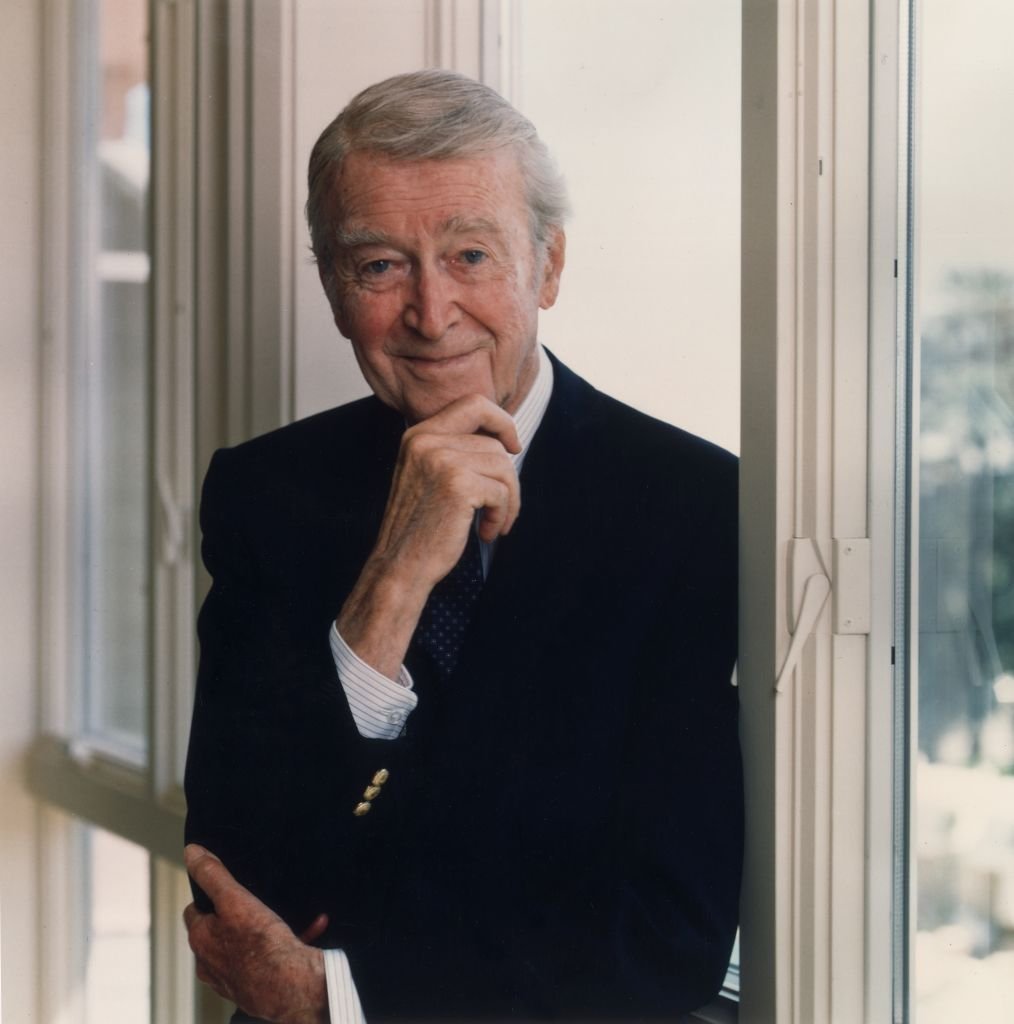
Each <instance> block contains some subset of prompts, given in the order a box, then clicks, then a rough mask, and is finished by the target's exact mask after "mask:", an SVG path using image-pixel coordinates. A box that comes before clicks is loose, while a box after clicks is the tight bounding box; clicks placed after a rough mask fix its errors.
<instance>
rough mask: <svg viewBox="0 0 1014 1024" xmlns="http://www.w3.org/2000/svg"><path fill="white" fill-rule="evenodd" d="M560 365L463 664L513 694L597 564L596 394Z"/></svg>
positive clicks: (465, 674)
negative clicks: (593, 535)
mask: <svg viewBox="0 0 1014 1024" xmlns="http://www.w3.org/2000/svg"><path fill="white" fill-rule="evenodd" d="M553 364H554V385H553V395H552V398H551V399H550V403H549V406H548V408H547V410H546V414H545V417H544V419H543V422H542V424H541V425H540V427H539V430H538V432H537V433H536V436H535V438H534V440H533V442H532V445H531V447H530V449H529V450H528V453H527V455H526V457H525V462H524V466H523V467H522V471H521V503H522V504H521V515H520V516H519V517H518V521H517V523H516V524H515V525H514V528H513V529H512V531H511V533H510V534H509V535H508V536H506V537H504V538H501V540H500V541H498V543H497V548H496V554H495V556H494V558H493V563H492V566H491V569H490V574H489V578H488V579H487V581H486V585H485V586H484V587H483V591H482V594H481V595H480V597H479V600H478V602H477V606H476V611H475V620H474V622H473V624H472V627H471V629H470V630H469V633H468V635H467V637H466V639H465V643H464V646H463V648H462V652H461V657H460V660H459V665H458V669H457V671H456V672H455V676H461V677H462V678H464V679H469V678H482V680H483V683H482V685H483V689H484V690H485V689H486V688H487V687H493V686H495V680H501V681H503V683H504V684H505V685H506V686H508V687H509V692H510V694H511V699H512V700H513V699H516V698H517V697H518V688H519V687H523V686H524V684H525V683H524V681H525V680H529V679H532V680H534V678H535V677H536V676H537V675H538V673H536V672H534V671H532V669H533V668H534V667H535V666H537V665H538V664H539V661H540V652H541V650H542V649H543V647H544V644H545V643H547V642H549V641H550V640H551V638H553V637H554V635H555V634H556V629H555V626H556V624H557V623H558V621H559V619H560V617H561V616H562V615H564V614H566V613H567V612H568V611H569V610H570V609H571V608H572V606H573V603H574V595H575V593H577V592H578V591H579V590H580V589H581V588H582V586H583V585H584V583H585V581H586V578H587V576H588V574H589V572H590V571H591V569H592V566H590V564H589V562H590V560H589V558H588V544H589V540H588V531H587V525H586V522H585V520H584V518H583V517H582V515H581V510H582V509H584V508H588V507H589V506H588V502H589V498H590V497H592V496H593V494H594V492H595V491H596V490H597V488H598V487H599V485H600V483H601V481H600V480H598V479H597V478H596V479H593V478H592V475H591V471H590V469H589V466H588V463H589V461H590V460H589V459H587V458H583V457H582V453H586V452H587V450H588V441H587V436H586V432H587V429H588V424H589V418H590V414H591V412H592V405H593V403H594V400H595V396H596V392H595V391H594V389H593V388H591V387H590V385H588V384H586V383H585V382H584V381H582V380H581V379H580V378H578V377H577V376H575V375H574V374H573V373H571V372H570V371H569V370H567V369H566V367H564V366H563V365H562V364H560V363H559V362H558V361H557V360H555V359H554V360H553ZM585 597H587V595H585ZM486 696H491V694H488V693H487V694H486Z"/></svg>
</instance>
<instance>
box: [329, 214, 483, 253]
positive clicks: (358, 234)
mask: <svg viewBox="0 0 1014 1024" xmlns="http://www.w3.org/2000/svg"><path fill="white" fill-rule="evenodd" d="M478 231H483V232H487V233H488V234H493V235H496V236H497V237H500V236H501V235H502V234H503V232H502V231H501V229H500V228H499V226H498V225H496V224H495V223H493V221H491V220H487V219H486V218H485V217H460V216H454V217H448V219H447V220H445V221H444V222H443V223H442V224H441V225H440V228H439V232H440V234H443V235H465V234H470V233H473V232H478ZM335 241H336V242H337V243H338V245H339V246H340V247H341V248H343V249H356V248H359V247H362V246H367V245H383V246H393V245H394V242H392V240H391V238H390V236H389V235H386V234H385V233H384V232H383V231H377V230H376V229H375V228H368V227H362V228H344V227H343V228H338V230H337V231H336V232H335Z"/></svg>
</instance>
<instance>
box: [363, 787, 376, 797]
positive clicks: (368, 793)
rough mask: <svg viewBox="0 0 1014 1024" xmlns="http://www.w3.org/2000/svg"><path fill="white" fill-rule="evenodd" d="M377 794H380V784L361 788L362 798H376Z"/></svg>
mask: <svg viewBox="0 0 1014 1024" xmlns="http://www.w3.org/2000/svg"><path fill="white" fill-rule="evenodd" d="M378 796H380V786H367V787H366V789H364V790H363V799H364V800H376V798H377V797H378Z"/></svg>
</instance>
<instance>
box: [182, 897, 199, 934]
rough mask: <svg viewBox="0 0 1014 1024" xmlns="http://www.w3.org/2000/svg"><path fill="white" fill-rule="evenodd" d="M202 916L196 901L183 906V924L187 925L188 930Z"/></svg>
mask: <svg viewBox="0 0 1014 1024" xmlns="http://www.w3.org/2000/svg"><path fill="white" fill-rule="evenodd" d="M202 916H203V915H202V914H201V912H200V911H199V910H198V909H197V904H196V903H190V904H188V905H187V906H186V907H184V908H183V924H184V925H185V926H186V929H187V931H188V932H189V931H190V929H191V928H193V926H194V925H195V924H196V923H197V921H199V920H200V919H201V917H202Z"/></svg>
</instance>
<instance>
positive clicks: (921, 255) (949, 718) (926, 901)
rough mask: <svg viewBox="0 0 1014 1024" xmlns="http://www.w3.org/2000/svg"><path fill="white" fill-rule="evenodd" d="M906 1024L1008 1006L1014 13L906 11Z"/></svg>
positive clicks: (978, 1016) (1011, 994)
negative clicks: (911, 585) (909, 148)
mask: <svg viewBox="0 0 1014 1024" xmlns="http://www.w3.org/2000/svg"><path fill="white" fill-rule="evenodd" d="M917 26H918V36H919V39H920V47H919V61H918V67H919V78H918V90H917V93H916V107H917V115H916V117H917V123H918V125H919V133H918V135H917V140H918V141H917V147H916V162H915V169H916V175H917V177H916V181H917V189H916V193H917V196H918V200H919V201H918V206H917V207H916V210H917V212H916V219H915V240H916V249H915V261H914V262H915V268H916V280H917V281H918V282H919V288H918V295H917V304H916V310H917V315H918V320H917V321H916V323H915V330H916V336H917V339H918V343H919V353H920V360H921V378H920V380H919V382H918V384H919V397H920V403H921V414H920V420H919V423H918V445H917V450H918V453H919V461H918V473H919V493H918V502H919V509H918V530H917V538H916V542H917V545H918V564H919V581H918V582H919V589H918V609H919V649H918V679H917V681H916V684H915V688H916V693H915V698H916V699H915V704H916V707H917V712H916V719H917V724H916V730H917V735H918V743H917V753H916V755H915V757H916V763H915V767H914V772H913V781H914V787H915V801H914V814H915V820H914V823H913V826H914V827H913V830H912V853H911V856H912V861H913V867H914V869H915V879H916V907H915V915H914V916H915V930H916V936H915V949H914V956H913V965H914V978H913V985H914V990H913V994H912V1006H913V1010H914V1019H915V1021H916V1022H917V1024H938V1022H940V1024H942V1022H945V1021H946V1022H948V1024H950V1022H953V1021H956V1020H975V1021H999V1020H1007V1019H1009V1015H1010V1012H1011V1009H1010V1008H1011V1006H1012V1005H1014V241H1012V240H1014V195H1012V189H1011V182H1012V181H1014V144H1012V137H1011V133H1010V132H1009V131H1007V130H1006V129H1005V127H1004V126H1005V125H1007V124H1009V121H1010V110H1011V108H1012V104H1014V64H1012V63H1011V61H1010V46H1011V42H1012V41H1014V10H1012V9H1011V7H1010V5H1009V4H1008V3H1007V2H1006V0H968V2H965V3H962V4H956V3H952V4H937V3H924V4H922V5H921V7H920V8H919V10H918V21H917Z"/></svg>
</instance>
